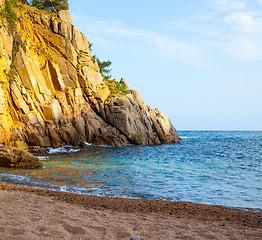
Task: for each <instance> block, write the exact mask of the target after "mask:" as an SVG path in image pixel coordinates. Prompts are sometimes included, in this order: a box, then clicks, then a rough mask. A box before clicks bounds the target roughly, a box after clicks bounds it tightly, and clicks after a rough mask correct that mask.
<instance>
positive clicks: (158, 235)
mask: <svg viewBox="0 0 262 240" xmlns="http://www.w3.org/2000/svg"><path fill="white" fill-rule="evenodd" d="M261 223H262V213H261V212H251V211H245V210H238V209H232V208H226V207H221V206H213V205H205V204H196V203H188V202H169V201H163V200H140V199H127V198H110V197H98V196H91V195H80V194H74V193H66V192H57V191H51V190H43V189H38V188H29V187H22V186H18V185H12V184H7V183H1V182H0V239H1V240H2V239H4V240H5V239H17V240H28V239H34V240H37V239H66V240H67V239H68V240H69V239H70V240H71V239H75V240H76V239H79V240H80V239H82V240H83V239H86V240H90V239H92V240H101V239H121V240H130V239H132V240H149V239H154V240H167V239H168V240H170V239H172V240H174V239H192V240H193V239H202V240H203V239H204V240H205V239H217V240H219V239H226V240H227V239H230V240H232V239H236V240H246V239H251V240H254V239H257V240H260V239H261V235H262V226H261Z"/></svg>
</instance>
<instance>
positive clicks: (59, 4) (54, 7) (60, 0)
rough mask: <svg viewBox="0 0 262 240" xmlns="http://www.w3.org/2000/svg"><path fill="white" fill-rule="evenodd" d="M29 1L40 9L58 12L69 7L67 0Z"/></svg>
mask: <svg viewBox="0 0 262 240" xmlns="http://www.w3.org/2000/svg"><path fill="white" fill-rule="evenodd" d="M30 3H31V5H32V6H34V7H36V8H38V9H40V10H49V11H53V12H58V11H60V10H68V9H69V3H68V0H31V1H30Z"/></svg>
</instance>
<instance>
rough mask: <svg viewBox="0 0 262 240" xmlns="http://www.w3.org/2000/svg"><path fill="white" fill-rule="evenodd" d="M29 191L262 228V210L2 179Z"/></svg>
mask: <svg viewBox="0 0 262 240" xmlns="http://www.w3.org/2000/svg"><path fill="white" fill-rule="evenodd" d="M1 190H2V191H7V192H12V191H15V192H25V193H31V194H34V195H39V196H45V197H52V198H55V199H56V200H57V201H59V202H65V203H69V204H72V205H78V206H81V207H83V208H84V209H95V210H105V211H107V210H110V211H114V212H123V213H133V214H137V213H139V214H148V213H157V214H163V215H169V216H175V217H177V218H185V217H186V218H188V219H196V220H200V221H212V222H213V221H219V222H224V223H229V224H236V225H238V226H243V227H251V228H262V212H254V211H250V210H243V209H237V208H229V207H224V206H219V205H208V204H200V203H191V202H180V201H165V200H147V199H131V198H114V197H104V196H103V197H101V196H93V195H84V194H76V193H68V192H61V191H53V190H46V189H41V188H30V187H23V186H20V185H14V184H9V183H3V182H0V191H1Z"/></svg>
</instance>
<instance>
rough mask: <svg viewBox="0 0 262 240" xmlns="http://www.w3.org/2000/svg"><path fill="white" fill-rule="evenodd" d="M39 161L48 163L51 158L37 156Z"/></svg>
mask: <svg viewBox="0 0 262 240" xmlns="http://www.w3.org/2000/svg"><path fill="white" fill-rule="evenodd" d="M37 157H38V159H39V161H46V160H48V159H49V158H50V157H47V156H37Z"/></svg>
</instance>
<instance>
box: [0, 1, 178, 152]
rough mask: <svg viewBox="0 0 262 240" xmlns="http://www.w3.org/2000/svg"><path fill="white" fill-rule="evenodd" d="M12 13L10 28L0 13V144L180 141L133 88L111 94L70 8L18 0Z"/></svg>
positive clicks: (117, 144) (114, 144)
mask: <svg viewBox="0 0 262 240" xmlns="http://www.w3.org/2000/svg"><path fill="white" fill-rule="evenodd" d="M16 13H17V15H18V20H17V21H16V25H15V26H14V27H10V26H8V23H7V22H6V20H5V19H4V18H3V17H1V18H0V26H1V27H0V143H4V144H6V145H10V146H17V147H20V148H23V149H26V148H27V146H41V147H59V146H61V145H65V144H69V145H78V144H80V143H82V142H92V143H95V144H103V145H112V146H123V145H127V144H129V143H134V144H160V143H171V142H177V141H179V137H178V135H177V133H176V130H175V129H174V127H173V126H172V124H171V123H170V121H169V119H168V118H167V117H166V116H165V115H161V114H160V113H158V112H153V110H150V109H149V108H148V107H147V106H146V105H145V103H144V101H143V100H142V99H141V97H140V95H139V94H138V92H137V91H134V90H131V89H128V87H127V84H123V83H118V84H121V86H122V85H123V86H122V87H123V88H126V91H125V94H123V93H121V92H119V91H116V92H117V93H116V94H113V90H112V89H109V87H108V86H109V85H110V84H108V83H107V80H105V79H104V77H103V76H102V75H101V74H100V71H99V66H98V64H97V62H96V60H95V59H94V58H93V57H92V53H91V51H90V49H89V44H88V40H87V38H86V36H85V35H84V34H83V33H81V32H80V31H79V30H78V29H77V27H76V26H74V25H72V18H71V15H70V12H68V11H60V12H59V13H58V14H55V13H48V12H45V11H40V10H37V9H36V8H34V7H31V6H29V5H23V4H21V5H19V7H17V8H16ZM114 86H117V84H116V85H114Z"/></svg>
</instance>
